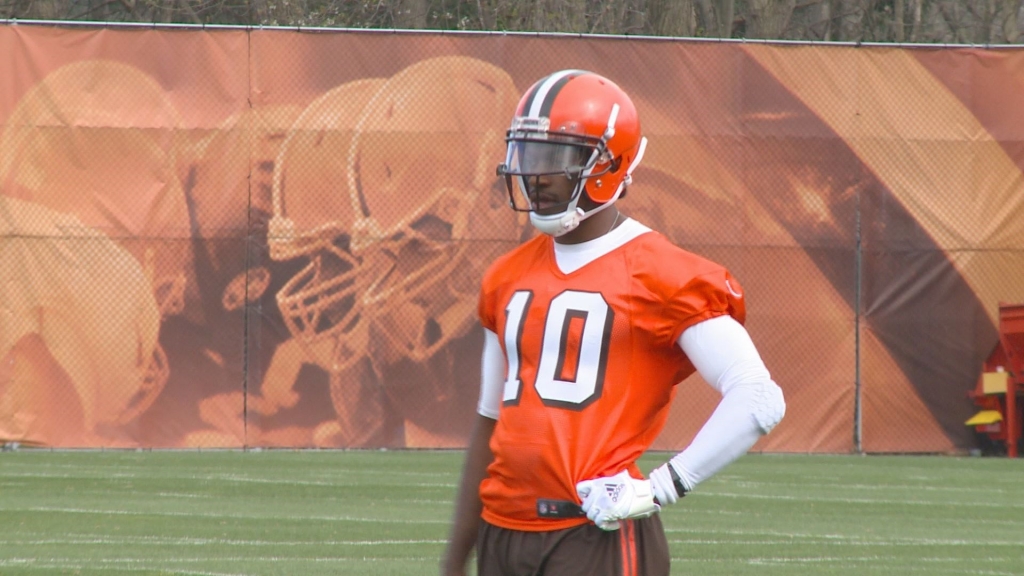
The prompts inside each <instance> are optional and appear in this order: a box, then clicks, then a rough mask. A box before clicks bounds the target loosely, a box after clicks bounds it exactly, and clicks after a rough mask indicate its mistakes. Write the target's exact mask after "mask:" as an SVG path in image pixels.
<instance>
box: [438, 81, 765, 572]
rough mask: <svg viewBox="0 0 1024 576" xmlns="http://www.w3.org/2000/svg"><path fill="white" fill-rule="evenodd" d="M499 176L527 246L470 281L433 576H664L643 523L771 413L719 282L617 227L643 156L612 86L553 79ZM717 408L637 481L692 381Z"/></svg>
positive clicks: (650, 524) (512, 137) (731, 286)
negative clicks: (465, 389)
mask: <svg viewBox="0 0 1024 576" xmlns="http://www.w3.org/2000/svg"><path fill="white" fill-rule="evenodd" d="M506 142H507V156H506V160H505V162H504V163H503V164H501V165H500V166H499V168H498V173H499V174H500V175H502V176H503V177H504V178H505V181H506V185H507V189H508V194H509V200H510V203H511V204H512V206H513V208H515V209H516V210H519V211H523V212H525V213H528V214H529V219H530V222H531V224H532V225H533V226H534V227H535V228H536V229H537V230H538V231H540V232H541V233H542V234H540V235H538V236H537V237H535V238H533V239H531V240H529V241H527V242H525V243H523V244H522V245H520V246H519V247H518V248H516V249H513V250H512V251H511V252H509V253H507V254H505V255H504V256H502V257H501V258H499V259H498V260H497V261H496V262H494V263H493V264H492V266H491V267H490V268H489V269H488V271H487V272H486V274H485V275H484V279H483V282H482V287H481V291H480V298H479V307H478V311H479V316H480V320H481V322H482V323H483V325H484V327H485V329H486V330H485V337H484V345H483V355H482V383H481V390H480V399H479V403H478V407H477V412H478V417H477V419H476V422H475V428H474V430H473V433H472V436H471V439H470V444H469V448H468V450H467V455H466V461H465V464H464V470H463V474H462V482H461V485H460V487H459V495H458V497H457V501H456V510H455V516H454V523H453V526H452V530H451V534H450V541H449V545H448V547H447V551H446V553H445V556H444V559H443V561H442V567H441V570H442V573H443V574H446V575H463V574H465V573H466V562H467V559H468V558H469V555H470V553H471V552H472V551H473V549H474V547H475V548H476V552H477V568H478V573H479V574H480V575H481V576H497V575H505V574H520V573H539V572H541V571H543V572H544V573H548V574H560V575H574V574H578V575H588V576H593V575H609V576H610V575H612V574H645V575H667V574H669V551H668V543H667V540H666V538H665V534H664V529H663V528H662V524H661V521H660V518H659V516H658V515H657V513H658V512H659V511H660V510H661V508H662V507H665V506H670V505H672V504H674V503H676V502H677V501H678V500H679V499H680V498H682V497H683V496H685V495H686V493H687V492H690V491H692V490H693V489H694V488H696V486H697V485H698V484H699V483H700V482H702V481H703V480H705V479H707V478H708V477H710V476H712V475H713V474H715V473H716V472H718V471H719V470H721V469H722V468H723V467H725V466H726V465H728V464H729V463H730V462H732V461H733V460H735V459H736V458H738V457H739V456H741V455H742V454H744V453H745V452H746V451H747V450H748V449H749V448H750V447H751V446H753V444H754V443H755V442H756V441H757V440H758V439H759V438H760V437H761V436H762V435H763V434H766V433H767V432H769V431H770V430H771V429H772V428H773V427H774V426H775V425H776V424H778V422H779V421H780V420H781V418H782V416H783V414H784V412H785V402H784V400H783V395H782V391H781V389H780V388H779V387H778V385H776V384H775V382H773V381H772V378H771V376H770V374H769V372H768V370H767V368H766V367H765V365H764V363H763V361H762V360H761V357H760V355H759V353H758V351H757V349H756V347H755V346H754V344H753V342H752V341H751V338H750V336H749V334H748V333H747V331H746V329H745V328H744V327H743V321H744V318H745V314H746V306H745V301H744V294H743V289H742V287H741V286H740V284H739V282H738V281H737V280H736V278H734V277H733V276H732V274H730V273H729V271H728V270H726V269H725V268H724V267H723V266H721V265H719V264H717V263H715V262H712V261H709V260H707V259H705V258H702V257H700V256H698V255H696V254H693V253H690V252H686V251H684V250H682V249H681V248H678V247H676V246H674V245H672V244H671V243H670V242H669V241H668V240H667V239H666V238H665V237H664V236H663V235H662V234H660V233H659V232H655V231H653V230H651V229H650V228H648V227H647V226H646V225H644V224H643V223H641V222H639V221H636V220H634V219H632V218H629V217H626V216H624V215H622V214H620V213H619V211H618V209H617V207H616V202H617V200H619V199H620V198H621V197H622V195H623V193H624V191H625V189H626V186H627V185H628V184H629V183H630V181H631V174H632V172H633V170H634V169H635V168H636V166H637V165H638V163H639V162H640V159H641V158H642V156H643V153H644V148H645V146H646V139H645V138H643V137H642V136H641V131H640V122H639V118H638V115H637V112H636V108H635V106H634V105H633V103H632V101H631V100H630V98H629V96H628V95H627V94H626V93H625V92H624V91H623V90H622V89H621V88H619V87H618V86H617V85H616V84H615V83H613V82H612V81H610V80H608V79H607V78H604V77H602V76H599V75H597V74H594V73H591V72H586V71H580V70H564V71H560V72H556V73H554V74H551V75H549V76H546V77H544V78H542V79H541V80H539V81H538V82H537V83H535V84H534V85H533V86H532V87H530V89H529V90H527V91H526V93H525V94H524V95H523V97H522V99H521V100H520V102H519V105H518V107H517V109H516V112H515V115H514V117H513V120H512V125H511V127H510V129H509V130H508V132H507V136H506ZM695 370H696V371H697V372H699V374H700V375H701V376H702V377H703V379H704V380H705V381H707V382H708V383H709V384H710V385H711V386H713V387H714V388H715V389H716V390H718V391H719V392H720V393H721V394H722V399H721V401H720V403H719V404H718V406H717V408H716V409H715V410H714V412H713V413H712V415H711V416H710V417H709V418H708V420H707V421H706V422H705V423H704V425H703V427H702V428H701V430H700V431H699V432H698V433H697V435H696V436H695V437H694V439H693V441H692V442H691V444H690V445H689V446H688V447H687V448H686V449H685V450H683V451H682V452H680V453H679V454H677V455H675V456H673V457H672V458H671V459H669V461H667V462H665V463H664V464H662V465H660V466H658V467H657V468H655V469H654V470H653V471H651V473H650V475H649V477H648V478H644V476H643V474H642V473H641V471H640V469H639V468H638V466H637V464H636V461H637V459H638V458H639V457H640V456H641V455H642V454H643V453H644V451H645V450H646V449H647V448H648V447H649V446H650V445H651V443H652V442H653V441H654V439H655V438H656V437H657V435H658V434H659V432H660V431H661V430H662V428H663V426H664V424H665V421H666V418H667V417H668V413H669V407H670V404H671V402H672V398H673V397H674V395H675V391H676V384H677V383H679V382H681V381H682V380H684V379H685V378H686V377H687V376H689V375H690V374H692V373H693V372H694V371H695Z"/></svg>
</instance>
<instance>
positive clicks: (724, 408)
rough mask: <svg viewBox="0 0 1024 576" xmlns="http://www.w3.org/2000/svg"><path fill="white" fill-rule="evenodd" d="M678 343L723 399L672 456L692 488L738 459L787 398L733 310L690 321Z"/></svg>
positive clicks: (776, 417) (775, 418) (774, 419)
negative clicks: (716, 315)
mask: <svg viewBox="0 0 1024 576" xmlns="http://www.w3.org/2000/svg"><path fill="white" fill-rule="evenodd" d="M679 346H680V347H681V348H682V349H683V351H684V352H686V355H687V357H689V359H690V361H691V362H693V365H694V367H696V368H697V372H698V373H699V374H700V375H701V377H703V378H704V380H706V381H707V383H708V384H710V385H711V386H712V387H714V388H715V389H716V390H718V391H719V392H721V393H722V400H721V401H720V402H719V404H718V407H717V408H715V411H714V412H713V413H712V414H711V417H710V418H708V420H707V422H705V423H704V426H703V427H701V429H700V431H699V432H697V435H696V436H695V437H694V439H693V442H691V443H690V445H689V446H688V447H687V448H686V449H685V450H683V451H682V452H680V453H679V454H677V455H675V456H674V457H673V458H672V460H671V461H670V463H671V465H672V467H673V468H675V470H676V473H678V474H679V477H680V480H681V481H682V482H683V484H684V485H685V486H686V488H687V490H692V489H693V487H694V486H696V485H697V484H698V483H700V482H701V481H703V480H706V479H707V478H709V477H711V476H713V475H714V474H715V473H716V472H718V471H719V470H721V469H722V468H724V467H725V466H726V465H728V464H729V463H730V462H732V461H733V460H736V459H737V458H739V457H740V456H742V455H743V454H745V453H746V452H747V450H749V449H750V447H751V446H753V445H754V443H755V442H757V440H758V438H760V437H761V435H762V434H767V433H768V432H769V431H770V430H771V429H772V428H773V427H774V426H775V425H776V424H778V423H779V421H780V420H781V419H782V416H783V414H785V411H786V403H785V401H784V400H783V397H782V389H780V388H779V386H778V385H777V384H775V382H773V381H772V379H771V375H770V374H769V373H768V369H767V368H766V367H765V365H764V362H763V361H762V360H761V356H760V354H758V352H757V348H755V347H754V343H753V342H752V341H751V340H750V335H749V334H748V333H747V331H746V329H745V328H744V327H743V325H741V324H740V323H739V322H737V321H736V320H735V319H733V318H732V317H731V316H718V317H715V318H711V319H709V320H705V321H704V322H700V323H698V324H695V325H693V326H691V327H690V328H688V329H686V331H684V332H683V334H682V336H680V337H679Z"/></svg>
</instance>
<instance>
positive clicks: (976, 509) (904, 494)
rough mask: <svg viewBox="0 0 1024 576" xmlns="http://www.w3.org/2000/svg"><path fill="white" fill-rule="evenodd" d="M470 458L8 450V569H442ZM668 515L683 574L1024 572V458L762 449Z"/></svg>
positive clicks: (4, 524)
mask: <svg viewBox="0 0 1024 576" xmlns="http://www.w3.org/2000/svg"><path fill="white" fill-rule="evenodd" d="M664 456H665V455H651V456H648V457H647V458H646V459H645V460H644V461H643V462H642V465H641V468H643V469H644V470H650V469H651V468H652V467H653V466H654V465H655V464H656V463H658V462H660V461H661V459H662V458H664ZM461 462H462V453H461V452H343V451H263V452H201V453H200V452H93V451H85V452H78V451H71V452H50V451H39V450H21V451H17V452H5V453H2V454H0V574H2V575H4V576H10V575H32V576H37V575H42V574H79V575H83V576H85V575H88V576H99V575H107V574H115V575H120V574H196V575H211V576H212V575H217V576H222V575H242V574H245V575H275V574H287V575H292V576H296V575H307V574H309V575H314V574H357V575H385V574H386V575H402V576H417V575H426V574H430V575H433V574H437V565H438V558H439V556H440V554H441V551H442V548H443V546H444V539H445V536H446V534H447V530H448V522H449V518H450V515H451V510H452V499H453V496H454V493H455V485H456V483H457V480H458V473H459V469H460V466H461ZM663 519H664V523H665V526H666V529H667V530H668V538H669V542H670V544H671V549H672V557H673V558H672V562H673V574H695V575H729V576H737V575H747V574H749V575H756V576H769V575H776V574H778V575H782V574H785V575H789V574H814V575H818V574H841V575H851V576H852V575H865V574H872V575H873V574H892V575H900V576H912V575H916V574H928V575H932V574H958V575H961V574H984V575H1011V574H1024V460H1007V459H994V458H993V459H989V458H953V457H941V456H867V457H859V456H818V455H815V456H804V455H750V456H746V457H744V458H742V459H740V460H739V461H738V462H736V463H734V464H733V465H732V466H730V467H729V468H727V469H726V470H725V471H723V472H722V473H720V474H719V475H718V476H717V477H715V478H713V479H711V480H709V481H707V482H705V483H704V484H703V485H701V486H700V487H699V489H698V490H697V491H695V492H694V493H693V494H691V495H689V496H687V497H686V499H685V500H683V501H682V502H681V503H680V504H679V505H677V506H674V507H673V508H671V509H668V510H666V511H665V512H664V513H663Z"/></svg>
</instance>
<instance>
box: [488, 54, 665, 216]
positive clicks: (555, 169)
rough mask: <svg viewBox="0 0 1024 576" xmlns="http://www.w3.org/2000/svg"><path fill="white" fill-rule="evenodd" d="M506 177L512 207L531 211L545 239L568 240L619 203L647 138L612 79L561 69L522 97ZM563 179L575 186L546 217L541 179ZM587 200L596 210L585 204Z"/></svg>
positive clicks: (504, 168) (511, 130) (505, 166)
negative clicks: (540, 204)
mask: <svg viewBox="0 0 1024 576" xmlns="http://www.w3.org/2000/svg"><path fill="white" fill-rule="evenodd" d="M505 139H506V141H507V143H508V149H507V154H506V158H505V162H504V163H503V164H501V165H499V166H498V174H499V175H500V176H504V178H505V182H506V187H507V189H508V198H509V202H510V203H511V205H512V207H513V208H514V209H516V210H519V211H524V212H529V213H530V222H531V223H532V224H533V225H534V227H535V228H537V229H538V230H540V231H541V232H543V233H545V234H549V235H552V236H561V235H563V234H566V233H567V232H570V231H572V230H574V229H575V228H576V227H577V226H579V223H580V222H582V221H583V220H584V219H586V218H589V217H590V216H592V215H593V214H596V213H597V212H599V211H601V210H603V209H605V208H607V207H608V206H610V205H612V203H614V202H615V201H616V200H618V198H619V196H621V194H622V191H623V189H624V188H625V186H626V185H628V184H629V182H630V174H631V173H632V172H633V170H634V169H635V168H636V166H637V164H638V163H639V162H640V159H641V158H642V157H643V153H644V148H645V147H646V144H647V140H646V139H645V138H643V137H642V136H641V135H640V119H639V117H638V115H637V111H636V108H635V106H634V105H633V102H632V100H630V98H629V96H628V95H626V93H625V92H624V91H623V90H622V89H621V88H619V86H618V85H616V84H615V83H614V82H612V81H611V80H608V79H607V78H604V77H603V76H599V75H597V74H594V73H593V72H587V71H584V70H562V71H560V72H555V73H554V74H551V75H549V76H546V77H545V78H542V79H541V80H539V81H537V82H536V83H535V84H534V85H533V86H531V87H530V89H529V90H527V91H526V93H525V94H523V97H522V99H521V100H520V101H519V105H518V106H517V108H516V112H515V116H514V117H513V119H512V125H511V127H510V128H509V130H508V133H507V134H506V138H505ZM557 175H564V176H565V177H566V178H568V179H569V180H570V181H572V182H573V183H574V184H575V189H574V190H573V194H572V196H571V198H570V199H569V201H568V202H566V203H565V204H564V206H562V207H560V208H561V209H560V210H557V211H555V212H554V213H549V211H548V210H545V211H544V213H543V214H542V213H539V211H538V210H537V205H538V198H537V191H536V189H535V188H536V183H537V179H538V178H540V177H543V176H557ZM583 194H586V196H587V198H588V199H589V201H590V203H591V204H592V206H591V207H589V209H588V208H586V206H587V204H586V203H584V204H583V205H582V206H581V202H580V201H581V199H582V196H583Z"/></svg>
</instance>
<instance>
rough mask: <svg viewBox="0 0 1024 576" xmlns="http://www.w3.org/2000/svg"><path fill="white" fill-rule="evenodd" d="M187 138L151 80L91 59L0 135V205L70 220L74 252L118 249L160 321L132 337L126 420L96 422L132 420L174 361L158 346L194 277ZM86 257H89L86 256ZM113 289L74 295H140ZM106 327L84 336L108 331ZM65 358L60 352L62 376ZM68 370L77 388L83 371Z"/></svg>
mask: <svg viewBox="0 0 1024 576" xmlns="http://www.w3.org/2000/svg"><path fill="white" fill-rule="evenodd" d="M179 127H180V121H179V118H178V114H177V111H176V110H175V109H174V107H173V105H172V104H171V102H170V101H169V100H168V99H167V97H166V95H165V92H164V90H163V89H162V88H161V87H160V86H159V85H158V84H157V83H156V81H154V80H153V79H152V78H151V77H150V76H149V75H147V74H145V73H144V72H142V71H140V70H138V69H137V68H135V67H132V66H129V65H126V64H122V63H118V62H113V61H106V60H85V61H80V62H75V63H72V64H67V65H65V66H62V67H60V68H58V69H56V70H54V71H53V72H50V73H49V74H47V75H46V76H45V77H44V78H43V79H42V80H41V81H39V83H37V84H36V85H35V86H33V87H32V88H31V89H30V90H28V91H27V92H26V93H25V94H24V96H22V98H21V100H20V101H19V102H18V105H17V106H16V107H15V109H14V111H13V112H12V113H11V115H10V116H9V117H8V118H7V120H6V121H5V123H4V130H3V133H2V135H0V194H2V195H4V196H6V197H8V198H13V199H18V200H23V201H26V202H27V203H31V204H34V205H36V206H38V207H40V209H45V210H48V211H50V212H51V213H53V214H54V215H56V216H55V217H61V218H63V217H64V216H67V217H68V218H69V219H70V220H67V221H64V224H62V227H61V229H60V237H61V238H66V239H68V245H67V249H68V250H81V251H88V250H89V249H91V247H93V246H97V245H98V244H97V242H98V240H97V238H100V237H103V238H105V239H110V240H112V241H113V242H116V244H117V246H118V249H119V250H123V251H124V253H126V254H129V255H131V256H132V257H133V258H134V260H135V262H134V265H135V266H137V267H138V268H139V269H140V270H141V271H142V274H141V275H139V276H136V275H131V274H127V273H126V274H125V275H124V278H122V280H125V279H131V280H132V281H140V282H142V283H143V288H144V289H145V292H146V293H148V294H149V295H150V296H151V297H152V298H153V299H154V300H155V302H156V305H157V307H158V310H159V316H157V318H156V321H157V323H156V324H155V325H154V326H151V327H148V328H146V330H147V332H146V333H145V334H143V333H142V332H138V333H135V332H131V331H129V332H126V334H134V335H133V337H135V338H137V339H138V342H137V345H129V346H128V349H130V350H131V351H132V354H133V355H136V354H138V355H140V360H139V361H140V365H139V367H138V370H135V368H132V370H133V374H135V376H133V378H134V377H136V376H137V378H138V381H133V382H131V383H130V384H128V383H122V384H123V385H124V389H125V390H130V391H131V398H130V400H129V401H128V402H127V403H125V404H123V405H120V407H119V409H120V410H121V412H120V413H119V414H117V415H116V416H115V415H111V414H100V413H99V411H97V412H96V413H95V414H93V415H92V416H90V415H89V411H88V410H87V412H86V416H87V419H91V421H92V422H93V423H95V424H99V423H103V424H124V423H127V422H129V421H130V420H132V419H134V418H135V417H136V416H138V415H139V414H140V413H141V412H143V411H144V410H145V409H146V408H148V407H149V405H151V404H152V402H153V401H154V400H155V399H156V396H157V395H159V393H160V391H161V390H162V389H163V386H164V384H165V383H166V380H167V373H168V366H167V359H166V356H165V354H164V351H163V349H162V348H161V347H160V346H159V344H158V343H156V342H155V340H152V341H151V337H153V338H155V334H156V333H157V332H158V331H159V320H160V318H161V317H166V316H169V315H174V314H180V313H181V312H182V311H183V309H184V307H185V291H186V287H187V282H186V278H187V277H188V275H189V274H190V273H191V272H190V270H191V268H190V267H191V253H190V249H189V246H188V242H185V241H179V240H184V239H185V238H187V237H188V233H189V229H188V214H187V211H186V207H185V203H184V197H183V193H182V188H181V185H180V181H179V179H178V177H177V174H176V172H175V156H174V149H175V146H174V143H175V137H176V131H177V129H178V128H179ZM69 222H73V225H72V224H69ZM76 257H87V256H86V255H85V254H84V252H83V253H82V254H78V255H77V256H76ZM69 262H70V260H69ZM118 277H121V276H119V275H117V274H111V275H110V276H109V278H118ZM103 285H104V283H102V282H97V283H94V284H89V283H84V282H80V283H78V284H77V286H76V287H75V288H74V289H75V290H78V291H82V290H83V289H84V292H85V294H84V295H83V297H85V298H95V299H97V301H101V300H104V299H105V298H107V297H109V295H111V294H122V295H127V294H129V293H131V292H132V291H133V290H134V289H135V287H134V286H127V285H124V284H120V285H117V284H112V285H110V286H108V288H103V287H102V286H103ZM105 291H109V292H108V293H105ZM126 297H127V296H126ZM126 305H127V304H126ZM140 306H141V304H140ZM98 318H99V317H97V320H96V322H95V323H83V324H82V326H84V327H88V328H90V329H93V330H102V329H103V328H102V326H103V323H102V322H100V321H99V319H98ZM110 321H111V322H113V319H110ZM147 322H148V320H147ZM138 329H139V330H141V328H138ZM150 331H151V332H150ZM116 341H117V342H121V340H120V339H118V340H116ZM113 342H114V341H111V343H110V344H108V346H114V345H115V344H114V343H113ZM48 343H49V342H48ZM51 344H52V343H51ZM122 344H123V343H122ZM67 345H70V344H67ZM62 346H63V345H62ZM61 350H64V349H63V348H62V349H61ZM62 353H63V352H60V351H54V352H53V354H54V356H55V357H56V358H57V360H58V361H61V362H62V365H63V362H64V360H63V359H62V356H61V354H62ZM68 358H70V356H68ZM65 370H66V371H68V373H69V374H70V375H71V378H72V379H76V378H77V376H76V373H77V368H76V369H74V370H71V369H68V368H67V367H65ZM113 373H114V372H110V373H108V375H107V376H106V377H107V378H112V376H110V375H109V374H113ZM77 385H78V384H76V386H77ZM88 404H89V402H86V405H88Z"/></svg>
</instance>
